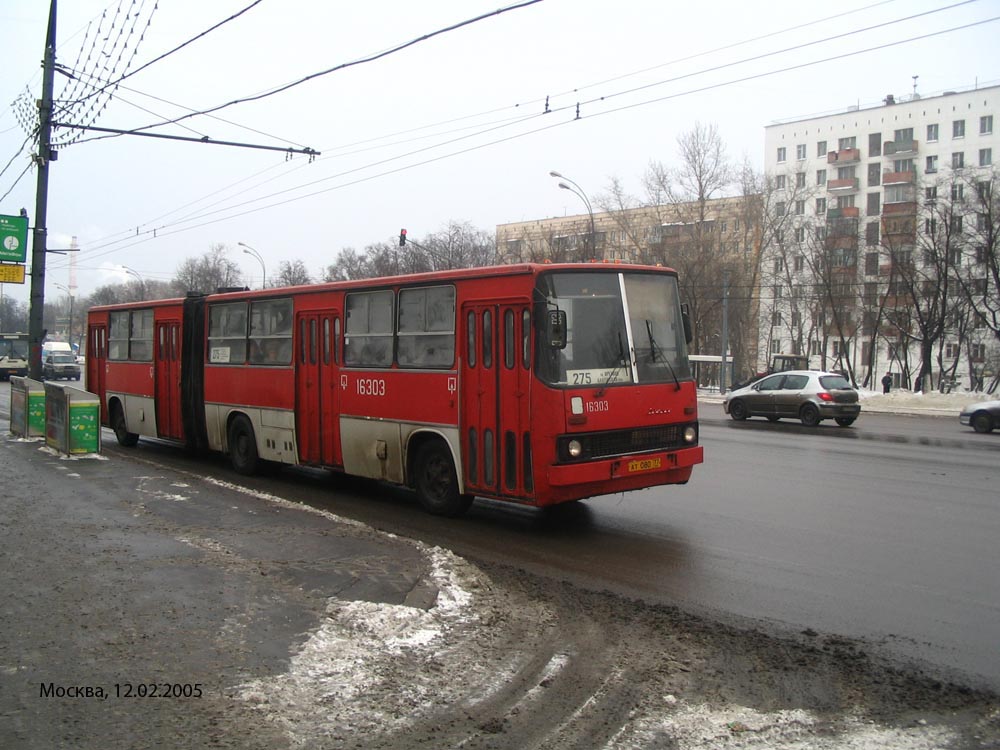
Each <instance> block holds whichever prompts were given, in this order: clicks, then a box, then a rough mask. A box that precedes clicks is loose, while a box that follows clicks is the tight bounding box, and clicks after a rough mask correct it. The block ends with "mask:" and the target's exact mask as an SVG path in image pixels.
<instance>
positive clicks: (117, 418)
mask: <svg viewBox="0 0 1000 750" xmlns="http://www.w3.org/2000/svg"><path fill="white" fill-rule="evenodd" d="M111 428H112V429H113V430H114V431H115V438H116V439H117V440H118V445H121V446H123V447H125V448H133V447H135V445H136V443H138V442H139V436H138V435H137V434H136V433H134V432H129V431H128V425H127V424H126V422H125V410H124V409H122V405H121V404H119V403H116V404H115V405H114V407H113V408H112V411H111Z"/></svg>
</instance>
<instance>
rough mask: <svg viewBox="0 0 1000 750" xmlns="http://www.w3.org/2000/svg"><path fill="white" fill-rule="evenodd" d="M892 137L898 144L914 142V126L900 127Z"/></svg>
mask: <svg viewBox="0 0 1000 750" xmlns="http://www.w3.org/2000/svg"><path fill="white" fill-rule="evenodd" d="M892 139H893V140H894V141H895V142H896V143H897V145H898V144H900V143H912V142H913V128H900V129H899V130H896V131H894V132H893V134H892Z"/></svg>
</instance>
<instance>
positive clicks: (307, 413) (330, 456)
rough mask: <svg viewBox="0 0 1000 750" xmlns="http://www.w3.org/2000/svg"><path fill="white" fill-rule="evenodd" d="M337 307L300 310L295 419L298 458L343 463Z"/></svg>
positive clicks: (339, 324)
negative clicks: (334, 308)
mask: <svg viewBox="0 0 1000 750" xmlns="http://www.w3.org/2000/svg"><path fill="white" fill-rule="evenodd" d="M340 326H341V319H340V313H339V311H337V310H324V311H322V312H308V313H300V314H299V316H298V319H297V321H296V326H295V336H296V346H295V389H296V394H295V420H296V434H297V440H298V446H299V460H300V461H301V462H303V463H308V464H313V465H323V466H341V465H343V456H342V454H341V450H340V385H339V383H338V378H339V372H340V340H341V338H342V337H341V328H340Z"/></svg>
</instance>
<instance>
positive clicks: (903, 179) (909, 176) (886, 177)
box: [882, 169, 917, 185]
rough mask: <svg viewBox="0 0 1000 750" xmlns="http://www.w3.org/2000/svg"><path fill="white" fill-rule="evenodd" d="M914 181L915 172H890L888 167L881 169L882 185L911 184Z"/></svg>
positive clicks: (915, 178) (915, 179)
mask: <svg viewBox="0 0 1000 750" xmlns="http://www.w3.org/2000/svg"><path fill="white" fill-rule="evenodd" d="M916 181H917V173H916V172H891V171H889V170H888V169H883V170H882V184H883V185H912V184H913V183H914V182H916Z"/></svg>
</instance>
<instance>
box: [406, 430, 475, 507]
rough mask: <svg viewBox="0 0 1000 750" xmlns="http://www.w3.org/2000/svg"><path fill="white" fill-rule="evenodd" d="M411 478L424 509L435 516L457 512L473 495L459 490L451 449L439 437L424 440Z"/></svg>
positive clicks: (470, 503)
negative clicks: (432, 439)
mask: <svg viewBox="0 0 1000 750" xmlns="http://www.w3.org/2000/svg"><path fill="white" fill-rule="evenodd" d="M413 466H414V471H415V476H414V481H413V486H414V489H416V491H417V497H418V498H419V499H420V504H421V505H423V506H424V510H426V511H427V512H428V513H432V514H434V515H436V516H451V517H454V516H460V515H462V514H463V513H465V511H467V510H468V509H469V506H470V505H472V495H463V494H461V493H459V491H458V477H457V476H456V475H455V465H454V464H453V463H452V461H451V453H450V451H448V448H447V446H445V444H444V443H442V442H441V441H439V440H434V441H431V442H428V443H424V444H423V445H422V446H420V448H419V450H418V451H417V455H416V458H415V460H414V463H413Z"/></svg>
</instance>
